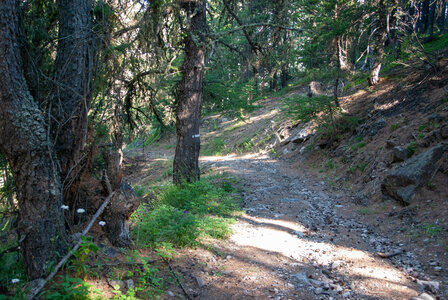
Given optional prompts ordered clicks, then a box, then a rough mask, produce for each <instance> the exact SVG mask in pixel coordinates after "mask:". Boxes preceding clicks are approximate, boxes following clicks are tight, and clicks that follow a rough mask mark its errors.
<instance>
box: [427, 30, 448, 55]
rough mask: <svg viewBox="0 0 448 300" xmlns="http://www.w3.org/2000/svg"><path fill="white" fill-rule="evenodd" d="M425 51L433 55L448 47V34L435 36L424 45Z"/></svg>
mask: <svg viewBox="0 0 448 300" xmlns="http://www.w3.org/2000/svg"><path fill="white" fill-rule="evenodd" d="M423 47H424V48H425V51H426V52H428V53H433V52H436V51H439V50H441V49H444V48H446V47H448V33H445V34H443V35H441V36H434V37H433V38H432V39H431V41H430V42H428V43H425V44H424V45H423Z"/></svg>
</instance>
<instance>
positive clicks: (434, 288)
mask: <svg viewBox="0 0 448 300" xmlns="http://www.w3.org/2000/svg"><path fill="white" fill-rule="evenodd" d="M417 284H418V285H420V286H421V287H423V289H424V290H425V291H429V292H433V293H437V292H438V291H439V289H440V283H439V282H438V281H427V280H418V279H417Z"/></svg>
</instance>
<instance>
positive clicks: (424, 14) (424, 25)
mask: <svg viewBox="0 0 448 300" xmlns="http://www.w3.org/2000/svg"><path fill="white" fill-rule="evenodd" d="M429 3H430V1H429V0H425V1H423V3H422V9H421V17H420V20H421V21H420V26H419V29H420V30H419V31H420V32H422V33H424V32H426V30H427V29H428V19H429Z"/></svg>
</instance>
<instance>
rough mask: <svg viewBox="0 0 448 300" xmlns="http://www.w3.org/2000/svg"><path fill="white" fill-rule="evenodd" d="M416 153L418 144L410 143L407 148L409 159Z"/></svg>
mask: <svg viewBox="0 0 448 300" xmlns="http://www.w3.org/2000/svg"><path fill="white" fill-rule="evenodd" d="M416 151H417V142H415V141H412V142H409V144H408V146H407V147H406V152H407V154H408V157H411V156H412V155H414V154H415V152H416Z"/></svg>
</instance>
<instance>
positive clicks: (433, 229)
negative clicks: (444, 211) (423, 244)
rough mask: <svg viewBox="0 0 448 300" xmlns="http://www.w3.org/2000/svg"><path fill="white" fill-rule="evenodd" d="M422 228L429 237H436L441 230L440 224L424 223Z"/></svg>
mask: <svg viewBox="0 0 448 300" xmlns="http://www.w3.org/2000/svg"><path fill="white" fill-rule="evenodd" d="M423 229H424V231H425V233H426V234H427V235H428V236H430V237H436V236H438V235H439V234H440V232H441V231H442V228H441V227H440V226H437V225H434V224H426V225H424V226H423Z"/></svg>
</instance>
